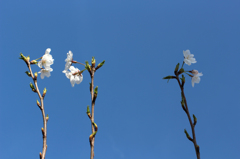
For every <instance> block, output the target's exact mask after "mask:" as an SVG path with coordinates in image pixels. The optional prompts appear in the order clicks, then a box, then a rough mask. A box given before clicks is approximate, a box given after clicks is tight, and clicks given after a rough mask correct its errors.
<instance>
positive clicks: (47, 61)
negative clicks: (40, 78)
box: [38, 48, 54, 68]
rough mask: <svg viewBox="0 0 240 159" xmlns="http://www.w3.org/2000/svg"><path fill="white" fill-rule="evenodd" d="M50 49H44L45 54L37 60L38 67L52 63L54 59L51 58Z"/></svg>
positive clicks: (48, 65)
mask: <svg viewBox="0 0 240 159" xmlns="http://www.w3.org/2000/svg"><path fill="white" fill-rule="evenodd" d="M50 51H51V49H50V48H48V49H46V51H45V54H44V55H43V57H42V59H41V61H39V62H38V66H39V67H40V68H43V66H44V67H45V68H46V67H50V65H52V64H53V61H54V59H53V58H52V55H51V54H50Z"/></svg>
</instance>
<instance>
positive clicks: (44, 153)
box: [20, 54, 49, 159]
mask: <svg viewBox="0 0 240 159" xmlns="http://www.w3.org/2000/svg"><path fill="white" fill-rule="evenodd" d="M20 56H21V59H23V60H24V61H25V62H26V64H27V67H28V69H29V72H28V71H27V72H26V73H27V75H28V76H30V77H32V79H33V82H34V85H35V86H33V84H32V83H30V87H31V88H32V91H33V92H36V93H37V94H38V97H39V99H40V102H41V103H39V101H38V100H37V105H38V107H39V108H40V110H41V112H42V117H43V128H42V129H41V130H42V135H43V149H42V152H40V154H39V155H40V159H45V156H46V151H47V121H48V119H49V117H48V116H47V117H46V115H45V110H44V103H43V100H44V97H45V95H46V92H47V90H46V88H45V89H44V91H43V94H42V95H41V93H40V91H39V88H38V85H37V76H38V74H37V72H36V73H35V74H33V73H32V69H31V64H35V63H36V62H35V60H33V61H31V62H29V60H30V58H29V57H27V58H26V57H24V56H23V55H22V54H20Z"/></svg>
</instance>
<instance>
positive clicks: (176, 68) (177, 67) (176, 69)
mask: <svg viewBox="0 0 240 159" xmlns="http://www.w3.org/2000/svg"><path fill="white" fill-rule="evenodd" d="M179 65H180V63H178V64H177V65H176V67H175V70H174V73H175V75H177V72H178V69H179Z"/></svg>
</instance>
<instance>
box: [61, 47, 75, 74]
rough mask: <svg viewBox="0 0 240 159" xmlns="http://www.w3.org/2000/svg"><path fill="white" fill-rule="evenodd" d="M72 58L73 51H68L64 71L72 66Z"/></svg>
mask: <svg viewBox="0 0 240 159" xmlns="http://www.w3.org/2000/svg"><path fill="white" fill-rule="evenodd" d="M72 60H73V53H72V51H69V52H68V53H67V58H66V59H65V62H66V64H65V69H64V70H63V71H62V72H63V73H66V72H67V70H68V69H69V68H70V66H71V65H72Z"/></svg>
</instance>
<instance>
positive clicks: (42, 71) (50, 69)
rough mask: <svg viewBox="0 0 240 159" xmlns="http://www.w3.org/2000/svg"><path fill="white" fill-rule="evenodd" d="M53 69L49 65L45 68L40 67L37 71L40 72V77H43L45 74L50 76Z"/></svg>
mask: <svg viewBox="0 0 240 159" xmlns="http://www.w3.org/2000/svg"><path fill="white" fill-rule="evenodd" d="M52 71H53V69H52V68H50V66H49V67H45V69H43V68H42V69H41V70H40V71H39V72H38V73H41V75H40V76H41V79H44V77H45V76H46V77H50V75H51V74H50V72H52Z"/></svg>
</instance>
